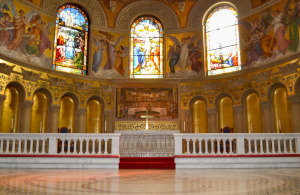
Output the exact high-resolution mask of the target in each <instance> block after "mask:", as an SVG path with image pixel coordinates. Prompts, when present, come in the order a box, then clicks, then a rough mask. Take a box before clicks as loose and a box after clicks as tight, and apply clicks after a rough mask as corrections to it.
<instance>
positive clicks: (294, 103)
mask: <svg viewBox="0 0 300 195" xmlns="http://www.w3.org/2000/svg"><path fill="white" fill-rule="evenodd" d="M287 99H288V101H289V103H290V104H291V117H292V127H293V133H300V120H299V116H300V96H299V95H291V96H288V98H287Z"/></svg>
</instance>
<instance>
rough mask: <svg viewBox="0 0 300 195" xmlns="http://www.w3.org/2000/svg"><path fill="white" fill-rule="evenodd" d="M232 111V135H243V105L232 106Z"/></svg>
mask: <svg viewBox="0 0 300 195" xmlns="http://www.w3.org/2000/svg"><path fill="white" fill-rule="evenodd" d="M233 111H234V127H235V129H233V132H234V133H245V132H246V130H245V127H244V105H242V104H238V105H233Z"/></svg>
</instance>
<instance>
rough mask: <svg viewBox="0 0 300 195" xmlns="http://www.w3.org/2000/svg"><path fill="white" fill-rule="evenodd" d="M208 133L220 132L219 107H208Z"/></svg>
mask: <svg viewBox="0 0 300 195" xmlns="http://www.w3.org/2000/svg"><path fill="white" fill-rule="evenodd" d="M206 110H207V120H208V121H207V125H208V133H220V131H219V130H218V125H217V108H215V107H214V108H207V109H206Z"/></svg>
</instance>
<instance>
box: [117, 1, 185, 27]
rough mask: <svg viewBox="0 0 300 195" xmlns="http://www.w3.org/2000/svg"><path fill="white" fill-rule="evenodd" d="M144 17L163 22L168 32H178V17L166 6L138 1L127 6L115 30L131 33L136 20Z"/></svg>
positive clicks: (154, 2)
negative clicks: (131, 27) (152, 17)
mask: <svg viewBox="0 0 300 195" xmlns="http://www.w3.org/2000/svg"><path fill="white" fill-rule="evenodd" d="M143 15H152V16H155V17H157V18H158V19H159V20H160V21H161V22H162V25H163V26H164V29H165V30H166V31H167V30H177V29H178V28H179V22H178V17H177V15H176V14H175V13H174V11H173V10H172V9H171V8H170V7H169V6H167V5H166V4H164V3H160V2H158V1H137V2H134V3H131V4H129V5H127V6H126V7H124V8H123V9H122V11H121V12H120V13H119V14H118V17H117V18H116V24H115V28H116V29H118V30H121V31H127V32H129V30H130V26H131V24H132V22H133V21H134V19H136V18H138V17H139V16H143ZM124 29H125V30H124Z"/></svg>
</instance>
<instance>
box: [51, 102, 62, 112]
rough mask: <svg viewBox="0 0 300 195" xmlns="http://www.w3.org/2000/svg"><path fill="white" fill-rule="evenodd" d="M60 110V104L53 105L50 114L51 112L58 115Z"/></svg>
mask: <svg viewBox="0 0 300 195" xmlns="http://www.w3.org/2000/svg"><path fill="white" fill-rule="evenodd" d="M60 108H61V106H60V105H58V104H52V105H51V106H50V112H51V113H58V112H59V110H60Z"/></svg>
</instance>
